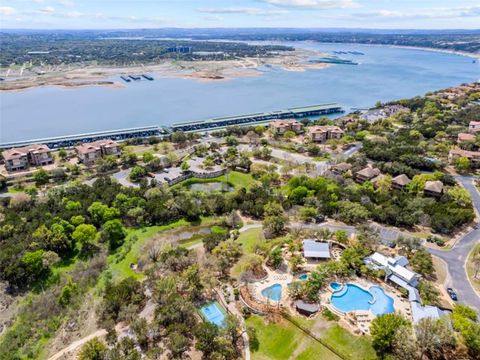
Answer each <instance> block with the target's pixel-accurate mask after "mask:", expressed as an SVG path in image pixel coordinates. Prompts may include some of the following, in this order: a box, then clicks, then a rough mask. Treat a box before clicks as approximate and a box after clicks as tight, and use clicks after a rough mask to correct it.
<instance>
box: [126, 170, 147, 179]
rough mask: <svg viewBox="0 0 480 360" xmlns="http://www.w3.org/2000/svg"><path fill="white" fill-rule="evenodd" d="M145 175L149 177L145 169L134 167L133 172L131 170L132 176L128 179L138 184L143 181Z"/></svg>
mask: <svg viewBox="0 0 480 360" xmlns="http://www.w3.org/2000/svg"><path fill="white" fill-rule="evenodd" d="M145 175H147V171H146V170H145V168H144V167H142V166H134V167H133V168H132V170H130V174H129V175H128V177H129V178H130V180H132V181H133V182H138V181H140V180H141V179H143V178H144V177H145Z"/></svg>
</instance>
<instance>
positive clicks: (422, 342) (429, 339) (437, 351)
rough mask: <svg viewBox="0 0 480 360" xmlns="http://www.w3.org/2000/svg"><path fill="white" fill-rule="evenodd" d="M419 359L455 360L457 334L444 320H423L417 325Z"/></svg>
mask: <svg viewBox="0 0 480 360" xmlns="http://www.w3.org/2000/svg"><path fill="white" fill-rule="evenodd" d="M415 334H416V339H417V348H418V351H419V353H420V355H419V357H418V358H419V359H423V358H425V357H426V358H428V359H453V358H454V357H453V356H454V354H455V349H456V346H457V342H456V338H455V334H454V332H453V330H452V328H451V326H450V324H449V323H448V322H447V321H445V320H444V319H432V318H424V319H421V320H420V321H419V322H418V324H416V325H415Z"/></svg>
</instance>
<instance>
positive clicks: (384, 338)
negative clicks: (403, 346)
mask: <svg viewBox="0 0 480 360" xmlns="http://www.w3.org/2000/svg"><path fill="white" fill-rule="evenodd" d="M408 326H410V323H409V322H408V320H406V319H405V318H404V317H403V316H401V315H399V314H384V315H380V316H377V317H376V318H375V319H373V321H372V323H371V325H370V334H371V336H372V345H373V348H374V349H375V350H376V351H377V353H378V354H379V355H380V356H381V357H383V356H385V355H386V354H388V353H390V352H391V351H392V350H393V345H394V342H395V338H396V336H397V334H398V332H399V330H400V329H401V328H402V327H408Z"/></svg>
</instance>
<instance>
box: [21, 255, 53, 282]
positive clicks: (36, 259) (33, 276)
mask: <svg viewBox="0 0 480 360" xmlns="http://www.w3.org/2000/svg"><path fill="white" fill-rule="evenodd" d="M21 261H22V264H23V267H24V269H25V275H26V277H27V279H28V281H29V282H33V281H37V280H39V279H42V278H44V277H45V276H46V275H47V274H48V272H49V271H50V268H49V267H48V265H47V264H46V261H45V251H43V250H36V251H28V252H26V253H25V254H24V255H23V256H22V258H21Z"/></svg>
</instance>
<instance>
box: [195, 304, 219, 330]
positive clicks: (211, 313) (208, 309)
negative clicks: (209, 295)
mask: <svg viewBox="0 0 480 360" xmlns="http://www.w3.org/2000/svg"><path fill="white" fill-rule="evenodd" d="M200 313H201V314H202V315H203V316H204V317H205V319H206V320H207V321H208V322H211V323H212V324H215V325H217V326H220V327H221V326H223V325H224V321H225V311H224V310H223V309H222V306H221V305H220V304H219V303H218V302H217V301H213V302H211V303H210V304H207V305H205V306H202V307H201V308H200Z"/></svg>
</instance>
